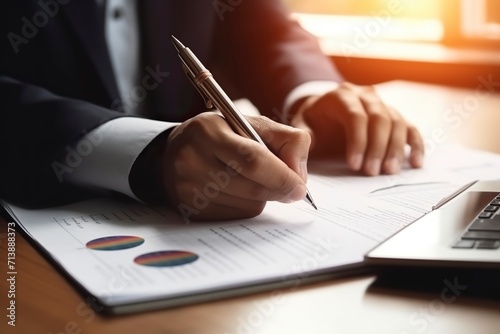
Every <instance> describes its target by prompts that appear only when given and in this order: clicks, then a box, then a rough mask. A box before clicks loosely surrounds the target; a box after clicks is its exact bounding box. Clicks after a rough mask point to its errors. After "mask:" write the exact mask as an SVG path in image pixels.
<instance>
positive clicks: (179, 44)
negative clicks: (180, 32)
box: [171, 35, 184, 51]
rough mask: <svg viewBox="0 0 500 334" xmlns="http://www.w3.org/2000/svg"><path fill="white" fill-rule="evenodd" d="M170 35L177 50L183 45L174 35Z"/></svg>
mask: <svg viewBox="0 0 500 334" xmlns="http://www.w3.org/2000/svg"><path fill="white" fill-rule="evenodd" d="M171 37H172V43H174V46H175V48H176V49H177V51H179V50H180V49H183V48H184V45H183V44H182V43H181V42H180V41H179V40H178V39H177V38H175V36H174V35H171Z"/></svg>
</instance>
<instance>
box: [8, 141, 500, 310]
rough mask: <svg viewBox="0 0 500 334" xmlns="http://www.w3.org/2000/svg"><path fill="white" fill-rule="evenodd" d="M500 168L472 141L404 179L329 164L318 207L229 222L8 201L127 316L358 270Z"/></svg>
mask: <svg viewBox="0 0 500 334" xmlns="http://www.w3.org/2000/svg"><path fill="white" fill-rule="evenodd" d="M456 157H460V158H459V159H457V158H456ZM443 161H445V162H446V163H443ZM499 170H500V157H499V156H498V155H494V154H489V153H484V152H480V151H473V150H467V149H464V148H462V147H452V148H446V150H444V151H443V152H441V153H440V154H436V155H433V156H432V157H428V161H427V162H426V165H425V167H424V168H422V169H409V168H405V169H404V170H403V171H402V172H401V173H400V174H399V175H396V176H378V177H366V176H362V175H360V174H356V173H353V172H350V171H349V170H348V169H347V167H346V166H345V165H344V164H341V163H336V162H332V161H324V162H317V163H315V164H313V165H311V166H310V172H311V174H310V176H309V181H308V188H309V190H310V191H311V193H312V194H313V196H314V198H315V202H316V204H317V205H318V208H319V210H318V211H316V210H314V209H312V208H311V207H310V206H309V205H308V204H307V203H305V202H300V203H298V202H297V203H294V204H282V203H277V202H271V203H268V205H267V206H266V208H265V210H264V212H263V213H262V214H261V215H259V216H258V217H255V218H252V219H244V220H234V221H225V222H203V223H186V222H185V221H184V219H183V218H182V217H181V216H179V215H177V214H175V213H174V212H172V211H170V210H168V209H165V208H158V207H148V206H145V205H142V204H139V203H137V202H133V201H118V200H112V199H105V198H98V199H92V200H88V201H83V202H78V203H73V204H70V205H66V206H60V207H55V208H47V209H41V210H26V209H23V208H20V207H17V206H14V205H11V204H9V203H5V202H3V205H4V207H5V208H6V209H7V211H8V212H9V213H10V214H11V216H12V217H13V218H14V219H15V221H16V222H17V223H18V224H19V226H21V227H22V228H23V230H24V231H25V232H26V233H27V234H28V236H29V237H31V238H32V239H33V240H34V241H35V242H36V243H37V244H38V245H39V247H40V248H41V249H43V250H44V253H45V254H48V256H49V257H50V258H51V259H52V260H54V262H55V263H56V264H57V265H58V266H60V267H61V268H62V269H63V270H64V271H65V272H67V273H68V276H69V277H70V278H71V280H72V281H73V282H74V283H75V284H76V285H77V286H79V287H81V288H83V290H84V291H85V292H86V293H87V294H88V295H89V296H91V297H92V298H94V299H95V301H96V303H98V304H99V305H101V306H103V307H104V308H105V309H106V310H107V311H108V312H111V313H127V312H134V311H138V310H147V309H152V308H158V307H168V306H176V305H182V304H185V303H190V302H196V301H202V300H208V299H213V298H220V297H223V296H230V295H233V294H238V293H239V292H238V291H240V292H241V291H245V289H247V291H252V289H251V288H255V289H254V290H259V287H266V285H267V286H271V285H272V286H280V285H283V286H293V285H294V284H295V285H296V284H298V283H297V282H298V281H297V277H299V278H311V279H312V278H314V277H322V276H325V275H334V274H335V273H344V272H349V271H351V270H358V269H360V268H363V257H364V255H365V253H367V252H368V251H369V250H371V249H372V248H373V247H375V246H376V245H378V244H379V243H380V242H382V241H384V240H385V239H387V238H388V237H390V236H391V235H392V234H394V233H396V232H397V231H399V230H400V229H402V228H403V227H405V226H407V225H408V224H411V223H412V222H413V221H415V220H416V219H418V218H419V217H421V216H422V215H424V214H426V213H427V212H430V211H431V208H432V206H433V205H434V204H436V203H437V202H438V201H439V200H441V199H442V198H443V197H445V196H447V195H448V194H449V193H451V192H453V191H454V190H456V189H457V188H458V187H460V186H462V185H463V184H465V183H467V182H469V181H470V180H472V179H475V178H476V179H477V178H481V179H487V178H491V179H493V178H498V177H499V175H498V171H499ZM304 281H305V280H304ZM300 282H302V280H301V281H300ZM249 288H250V289H249Z"/></svg>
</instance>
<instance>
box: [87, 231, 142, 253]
mask: <svg viewBox="0 0 500 334" xmlns="http://www.w3.org/2000/svg"><path fill="white" fill-rule="evenodd" d="M142 243H144V239H143V238H140V237H134V236H130V235H116V236H111V237H104V238H99V239H94V240H91V241H89V242H87V244H86V246H87V248H90V249H93V250H103V251H113V250H121V249H128V248H132V247H136V246H139V245H141V244H142Z"/></svg>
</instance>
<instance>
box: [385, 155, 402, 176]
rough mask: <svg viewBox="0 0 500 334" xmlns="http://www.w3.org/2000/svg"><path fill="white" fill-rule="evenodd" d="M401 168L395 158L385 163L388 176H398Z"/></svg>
mask: <svg viewBox="0 0 500 334" xmlns="http://www.w3.org/2000/svg"><path fill="white" fill-rule="evenodd" d="M399 166H400V165H399V160H398V159H396V158H395V157H394V158H391V159H389V160H388V161H386V162H385V166H384V169H385V172H386V173H387V174H396V173H398V172H399Z"/></svg>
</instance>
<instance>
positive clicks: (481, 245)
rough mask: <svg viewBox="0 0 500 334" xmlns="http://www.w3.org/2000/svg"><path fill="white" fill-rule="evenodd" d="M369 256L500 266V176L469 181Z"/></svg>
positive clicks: (373, 261)
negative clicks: (495, 179)
mask: <svg viewBox="0 0 500 334" xmlns="http://www.w3.org/2000/svg"><path fill="white" fill-rule="evenodd" d="M365 259H366V262H367V263H368V264H369V265H373V266H383V267H397V266H399V267H401V266H403V267H435V268H436V267H437V268H461V269H466V268H483V269H500V180H498V181H475V182H472V183H469V184H467V185H465V186H464V187H462V188H461V189H459V190H458V191H456V192H455V193H453V194H451V195H450V196H448V197H447V198H445V199H443V201H441V202H440V203H437V205H435V206H434V207H433V210H432V211H431V212H429V213H428V214H426V215H424V216H423V217H422V218H420V219H418V220H416V221H415V222H414V223H412V224H410V225H408V226H407V227H405V228H404V229H402V230H401V231H399V232H397V233H396V234H394V235H393V236H392V237H390V238H389V239H388V240H386V241H385V242H383V243H382V244H380V245H378V246H377V247H375V248H374V249H372V250H371V251H370V252H368V253H367V254H366V256H365Z"/></svg>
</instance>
